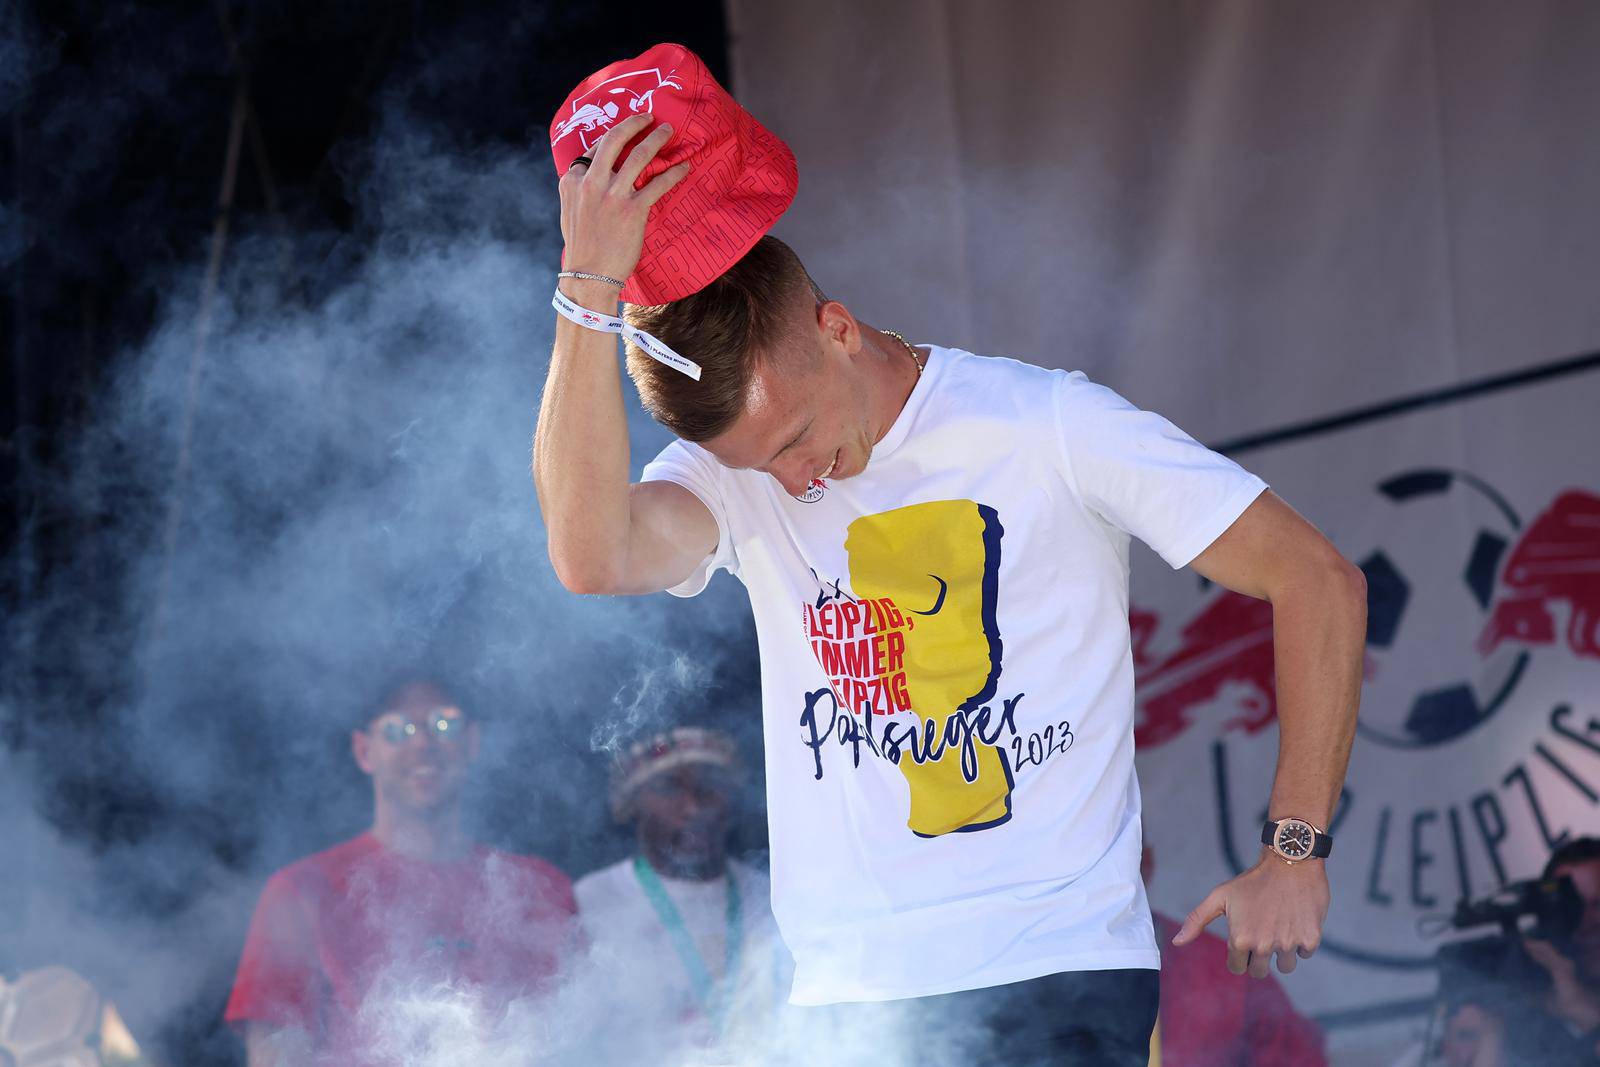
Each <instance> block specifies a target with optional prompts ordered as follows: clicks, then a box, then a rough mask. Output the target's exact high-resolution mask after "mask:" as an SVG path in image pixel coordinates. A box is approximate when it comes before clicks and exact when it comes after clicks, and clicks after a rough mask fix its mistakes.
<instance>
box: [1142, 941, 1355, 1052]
mask: <svg viewBox="0 0 1600 1067" xmlns="http://www.w3.org/2000/svg"><path fill="white" fill-rule="evenodd" d="M1155 920H1156V937H1157V939H1158V940H1159V941H1160V944H1161V1024H1160V1025H1161V1067H1327V1062H1328V1058H1327V1056H1325V1055H1324V1054H1323V1050H1322V1045H1323V1036H1322V1031H1321V1030H1320V1029H1319V1028H1318V1027H1317V1024H1316V1023H1314V1022H1312V1021H1311V1020H1310V1019H1307V1018H1305V1017H1304V1016H1302V1015H1300V1014H1299V1013H1297V1012H1296V1011H1295V1010H1294V1005H1293V1004H1291V1003H1290V1002H1289V997H1288V995H1287V994H1285V993H1284V991H1283V986H1281V985H1279V984H1278V980H1277V979H1276V978H1274V977H1272V976H1270V975H1269V976H1268V977H1266V978H1251V977H1250V976H1249V975H1244V974H1233V973H1232V972H1230V971H1229V970H1228V943H1227V942H1226V941H1224V940H1223V939H1222V938H1220V937H1217V936H1215V935H1214V934H1207V933H1202V934H1201V935H1200V936H1199V937H1198V938H1196V939H1195V940H1194V941H1191V942H1190V943H1189V944H1187V945H1184V946H1182V947H1176V946H1174V945H1173V944H1172V943H1171V942H1172V938H1173V935H1174V934H1176V933H1177V932H1178V929H1179V924H1178V923H1176V922H1174V921H1173V920H1171V919H1168V918H1167V917H1166V916H1164V915H1157V916H1156V917H1155Z"/></svg>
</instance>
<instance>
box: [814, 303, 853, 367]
mask: <svg viewBox="0 0 1600 1067" xmlns="http://www.w3.org/2000/svg"><path fill="white" fill-rule="evenodd" d="M817 325H818V326H819V327H821V329H822V336H823V338H824V339H825V340H827V341H828V343H829V344H832V345H835V346H837V347H839V348H841V349H843V350H844V351H845V352H846V353H847V354H849V355H852V356H853V355H855V354H856V353H857V352H859V351H861V324H860V323H858V322H857V321H856V317H855V316H854V315H852V314H850V309H849V308H847V307H845V306H844V305H843V304H841V303H839V301H837V300H826V301H823V302H822V303H821V304H819V305H818V306H817Z"/></svg>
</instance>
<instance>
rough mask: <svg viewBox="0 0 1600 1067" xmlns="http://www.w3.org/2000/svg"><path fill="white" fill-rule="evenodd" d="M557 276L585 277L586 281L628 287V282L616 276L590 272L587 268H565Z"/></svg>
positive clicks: (619, 287)
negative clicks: (610, 276) (611, 276)
mask: <svg viewBox="0 0 1600 1067" xmlns="http://www.w3.org/2000/svg"><path fill="white" fill-rule="evenodd" d="M556 277H557V278H583V279H585V280H586V281H591V282H606V283H607V284H609V285H614V286H616V287H617V288H618V289H622V288H626V286H627V283H626V282H619V281H617V280H616V279H615V278H608V277H606V276H605V275H604V274H590V273H589V272H588V271H585V270H564V271H561V272H559V273H558V274H557V275H556Z"/></svg>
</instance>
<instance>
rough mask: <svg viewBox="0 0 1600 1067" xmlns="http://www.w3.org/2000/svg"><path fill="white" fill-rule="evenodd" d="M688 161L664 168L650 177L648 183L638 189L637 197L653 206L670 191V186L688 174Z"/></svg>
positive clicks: (647, 204)
mask: <svg viewBox="0 0 1600 1067" xmlns="http://www.w3.org/2000/svg"><path fill="white" fill-rule="evenodd" d="M689 170H690V167H689V161H688V160H687V159H686V160H684V161H683V162H682V163H679V164H677V165H676V166H672V167H668V168H667V169H666V170H664V171H662V172H661V173H660V174H657V175H656V176H655V177H654V178H651V179H650V184H648V185H646V186H645V187H644V188H643V189H640V190H639V198H640V199H641V200H643V201H644V202H645V205H646V206H647V207H654V206H655V202H656V201H657V200H660V199H661V198H662V197H663V196H666V195H667V194H668V193H670V192H671V191H672V187H673V186H674V185H677V184H678V183H679V182H681V181H683V179H685V178H687V177H688V176H689Z"/></svg>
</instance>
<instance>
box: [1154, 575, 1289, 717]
mask: <svg viewBox="0 0 1600 1067" xmlns="http://www.w3.org/2000/svg"><path fill="white" fill-rule="evenodd" d="M1158 621H1159V620H1158V617H1157V616H1156V615H1155V614H1154V613H1153V612H1149V611H1142V610H1140V609H1138V608H1135V609H1133V610H1132V611H1130V612H1129V613H1128V625H1129V629H1130V631H1131V632H1132V634H1133V664H1134V670H1135V671H1136V672H1137V677H1138V684H1137V686H1136V687H1135V692H1136V693H1137V695H1138V696H1137V701H1136V704H1135V708H1136V711H1135V719H1134V723H1135V725H1134V731H1133V737H1134V743H1135V744H1137V745H1139V746H1140V747H1145V748H1148V747H1152V746H1155V745H1162V744H1165V743H1167V742H1168V741H1171V740H1172V739H1173V738H1175V737H1178V736H1179V735H1181V734H1182V733H1183V732H1184V731H1185V730H1187V729H1188V728H1189V726H1190V721H1189V716H1190V714H1191V713H1192V711H1193V709H1195V708H1196V707H1198V706H1200V705H1202V704H1205V703H1207V702H1209V701H1211V700H1212V699H1214V698H1215V697H1216V696H1217V695H1218V694H1219V693H1220V692H1221V690H1222V688H1223V686H1224V685H1226V684H1228V683H1230V682H1231V683H1237V684H1242V685H1244V686H1245V687H1246V693H1245V695H1244V697H1243V699H1242V701H1241V705H1242V712H1241V714H1239V715H1237V716H1235V717H1233V718H1231V719H1229V720H1228V721H1226V722H1224V723H1223V724H1222V729H1223V730H1244V731H1246V732H1247V733H1256V732H1257V731H1259V730H1262V729H1265V728H1266V727H1267V726H1268V725H1270V724H1271V723H1273V722H1276V721H1277V718H1278V701H1277V695H1276V688H1275V687H1274V685H1273V658H1272V605H1271V604H1270V603H1269V602H1267V601H1265V600H1256V599H1255V598H1253V597H1247V596H1244V595H1243V594H1240V593H1234V592H1231V591H1228V590H1224V591H1223V592H1222V593H1221V594H1220V595H1218V596H1216V597H1214V598H1213V599H1212V600H1211V601H1210V603H1208V604H1207V605H1206V607H1205V608H1204V609H1202V610H1201V612H1200V613H1199V614H1198V615H1196V616H1195V617H1194V618H1193V619H1191V620H1190V621H1189V622H1188V623H1187V624H1186V625H1185V626H1184V628H1183V640H1182V642H1181V644H1180V645H1179V647H1178V649H1177V651H1175V652H1173V653H1171V654H1170V655H1167V656H1163V657H1161V658H1160V659H1159V660H1157V659H1153V658H1152V657H1151V655H1150V654H1149V652H1148V651H1147V650H1148V647H1149V645H1150V642H1151V640H1152V638H1153V637H1154V636H1155V632H1156V627H1157V624H1158Z"/></svg>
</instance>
